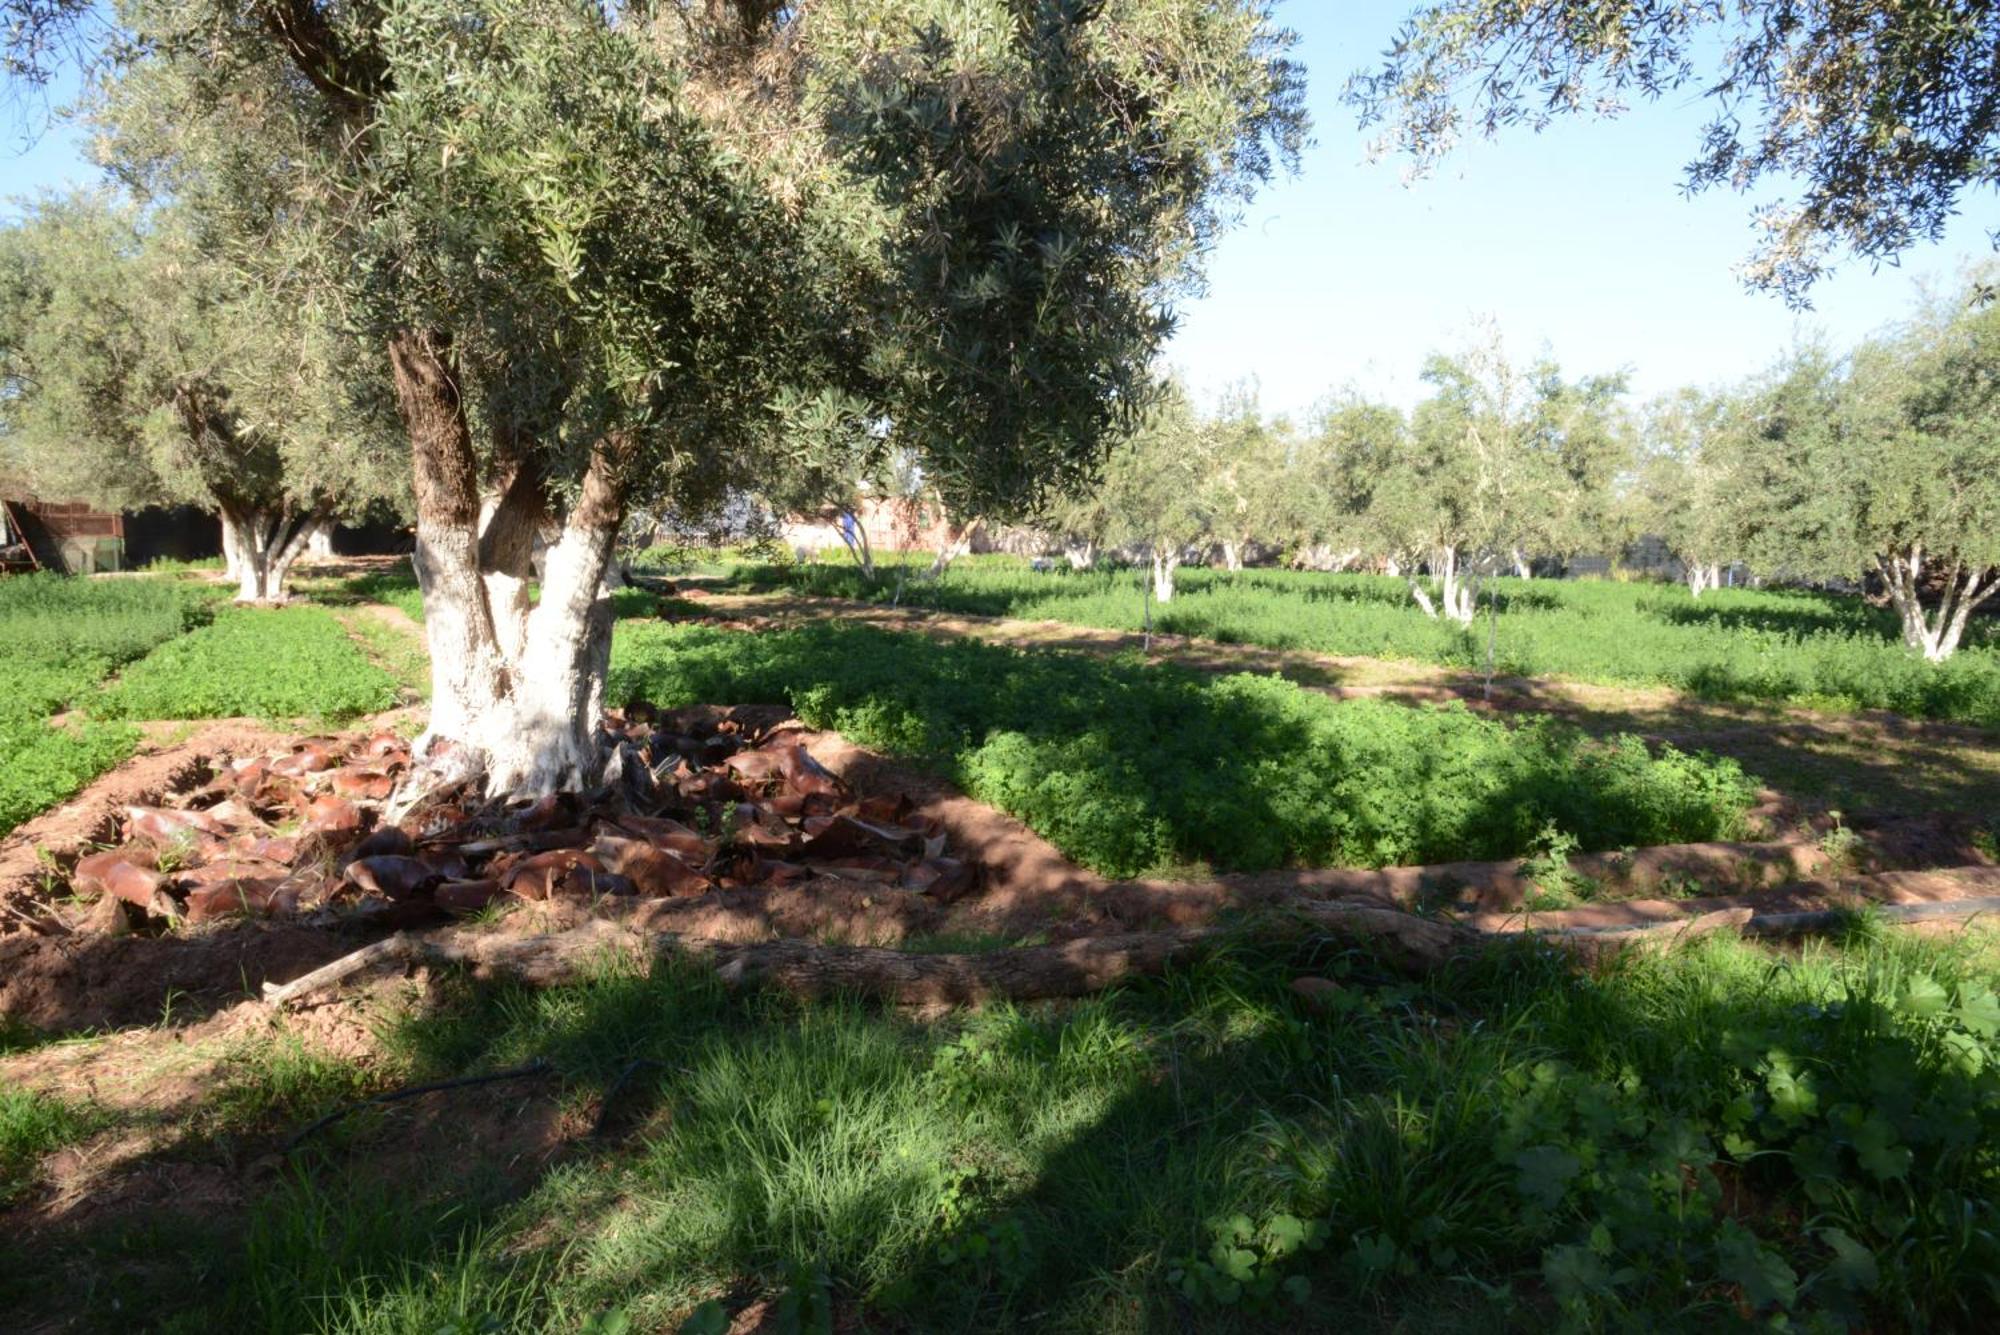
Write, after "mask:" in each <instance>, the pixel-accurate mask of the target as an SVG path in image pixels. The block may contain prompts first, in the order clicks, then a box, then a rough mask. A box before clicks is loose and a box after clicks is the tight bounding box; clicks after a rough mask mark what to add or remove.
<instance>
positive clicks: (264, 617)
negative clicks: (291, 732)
mask: <svg viewBox="0 0 2000 1335" xmlns="http://www.w3.org/2000/svg"><path fill="white" fill-rule="evenodd" d="M395 703H396V683H395V681H394V679H393V678H391V677H390V676H389V674H387V673H386V672H384V671H382V669H380V668H378V667H376V666H375V665H374V664H372V663H370V662H369V661H368V658H367V656H366V655H365V654H363V653H362V652H361V650H360V649H359V648H357V647H356V646H355V644H354V642H353V641H352V640H351V639H349V638H348V636H347V633H346V632H345V631H344V630H342V629H341V626H340V623H339V622H338V621H336V620H334V618H333V617H332V615H331V614H329V613H328V612H326V611H325V610H324V609H321V608H317V607H287V608H280V609H276V610H270V609H253V608H229V609H226V610H224V611H223V612H222V613H220V614H219V615H218V616H217V617H216V619H215V621H214V623H213V624H212V625H209V626H205V627H203V628H202V629H200V630H197V631H195V632H194V633H193V634H190V635H187V636H184V637H182V638H181V639H178V640H174V641H171V642H170V643H167V644H164V645H162V646H161V647H160V648H158V649H156V650H154V651H153V652H152V653H151V654H150V655H148V656H147V657H145V658H143V659H141V660H140V661H139V662H137V663H134V664H133V665H132V666H131V667H130V668H128V669H126V670H125V672H124V673H122V674H121V675H120V676H119V678H118V680H117V681H116V682H115V683H113V684H112V685H111V686H109V687H107V688H106V689H105V691H104V692H103V693H102V694H101V695H99V696H98V697H97V698H96V699H95V700H93V701H92V702H91V712H92V713H94V714H96V715H99V716H101V717H105V718H154V719H183V718H230V717H235V716H237V715H248V716H254V717H258V718H307V717H311V718H325V719H344V718H352V717H354V716H356V715H360V714H366V713H370V712H373V711H375V710H380V709H388V708H390V707H391V706H393V705H394V704H395Z"/></svg>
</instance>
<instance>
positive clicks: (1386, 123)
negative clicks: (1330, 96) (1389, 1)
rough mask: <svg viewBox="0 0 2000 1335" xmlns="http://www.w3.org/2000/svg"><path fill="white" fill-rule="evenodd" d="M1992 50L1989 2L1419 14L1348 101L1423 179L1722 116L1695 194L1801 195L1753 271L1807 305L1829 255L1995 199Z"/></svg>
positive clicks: (1996, 11) (1885, 245)
mask: <svg viewBox="0 0 2000 1335" xmlns="http://www.w3.org/2000/svg"><path fill="white" fill-rule="evenodd" d="M1995 51H2000V8H1996V7H1995V6H1993V5H1991V4H1988V3H1984V2H1983V0H1848V3H1843V4H1812V5H1800V4H1795V3H1791V0H1737V3H1733V4H1727V3H1721V0H1712V2H1708V3H1665V4H1663V3H1657V2H1656V0H1590V2H1589V3H1585V2H1584V0H1424V2H1423V3H1419V4H1418V5H1417V6H1416V8H1415V10H1414V12H1413V14H1412V15H1411V17H1410V19H1409V20H1408V22H1407V23H1406V24H1405V26H1404V27H1403V29H1402V30H1401V31H1400V32H1399V33H1398V34H1397V36H1396V39H1395V41H1394V42H1393V44H1392V45H1390V47H1389V48H1388V50H1387V52H1386V54H1385V55H1384V57H1383V59H1382V62H1381V64H1380V65H1379V66H1378V67H1377V68H1376V69H1374V70H1372V71H1369V72H1364V73H1361V74H1358V75H1356V76H1355V77H1354V78H1353V79H1352V80H1351V81H1350V82H1349V84H1348V88H1347V97H1348V100H1349V102H1350V103H1351V104H1352V105H1353V106H1355V107H1356V108H1357V109H1358V110H1359V112H1360V114H1361V118H1362V122H1363V124H1364V125H1366V124H1377V125H1380V126H1381V127H1382V136H1381V143H1380V146H1381V147H1386V148H1389V149H1393V150H1398V151H1401V152H1404V153H1407V154H1408V155H1410V156H1411V157H1412V158H1413V159H1414V160H1415V162H1416V164H1417V165H1418V167H1419V169H1422V168H1424V167H1427V166H1428V165H1430V164H1432V163H1434V162H1435V161H1436V159H1437V157H1438V156H1439V155H1440V154H1441V153H1443V152H1445V151H1446V150H1448V149H1449V148H1450V147H1451V146H1452V145H1453V144H1454V143H1455V142H1456V141H1457V140H1458V139H1459V138H1460V137H1462V136H1463V135H1464V134H1465V133H1466V131H1467V130H1468V129H1474V130H1478V131H1483V132H1484V133H1486V134H1489V135H1490V134H1493V133H1496V132H1498V131H1500V130H1502V129H1504V128H1506V127H1510V126H1516V125H1527V126H1531V127H1534V128H1537V129H1539V128H1541V127H1542V126H1544V125H1546V124H1548V123H1549V122H1550V121H1551V120H1553V119H1554V118H1555V117H1557V116H1561V115H1566V114H1576V113H1584V114H1599V115H1615V114H1616V113H1618V112H1619V111H1621V110H1623V109H1624V107H1625V106H1626V104H1627V102H1628V101H1629V99H1630V98H1632V97H1633V96H1634V95H1637V96H1641V97H1649V98H1650V97H1659V96H1662V95H1664V94H1668V93H1682V92H1686V91H1693V92H1695V93H1698V94H1699V95H1701V96H1704V97H1706V98H1708V99H1710V100H1711V102H1712V103H1713V106H1714V116H1713V118H1712V119H1711V120H1710V121H1709V123H1708V125H1707V126H1706V127H1705V129H1704V130H1703V132H1702V138H1701V143H1700V145H1699V148H1698V150H1697V152H1696V154H1695V157H1694V158H1693V160H1692V161H1691V162H1690V163H1689V165H1688V167H1687V172H1686V183H1687V186H1688V188H1689V189H1690V190H1697V191H1698V190H1704V189H1710V188H1713V187H1715V186H1726V187H1728V188H1730V189H1734V190H1738V191H1749V190H1751V189H1753V188H1755V187H1757V186H1759V185H1762V184H1765V183H1767V182H1771V181H1778V182H1783V183H1784V184H1786V185H1788V186H1790V185H1793V184H1794V183H1795V184H1796V188H1797V191H1798V193H1797V196H1796V197H1795V198H1794V199H1793V200H1791V201H1789V202H1785V203H1779V204H1775V205H1772V206H1769V207H1765V208H1762V209H1760V210H1759V212H1758V215H1757V218H1756V223H1757V228H1758V231H1759V232H1760V234H1761V235H1762V236H1763V237H1764V240H1763V242H1762V243H1761V245H1760V247H1759V248H1758V250H1757V251H1756V253H1755V254H1754V255H1753V257H1752V259H1751V261H1750V263H1749V264H1748V265H1746V266H1745V270H1744V273H1745V277H1746V279H1747V281H1749V282H1750V283H1751V284H1753V285H1755V286H1758V287H1765V288H1771V289H1775V290H1777V291H1780V292H1782V293H1784V294H1785V295H1786V296H1787V297H1788V298H1789V299H1791V300H1793V301H1803V299H1804V295H1805V293H1806V291H1807V289H1808V288H1810V286H1811V285H1812V283H1813V282H1814V281H1815V280H1816V279H1817V278H1818V277H1819V276H1820V275H1821V274H1823V273H1825V272H1826V271H1827V269H1828V267H1829V264H1830V262H1831V261H1830V257H1831V256H1832V255H1834V253H1835V252H1836V251H1838V250H1841V249H1845V250H1847V251H1850V252H1852V253H1853V254H1855V255H1857V256H1859V257H1861V258H1863V259H1867V260H1869V261H1871V262H1881V261H1885V260H1894V259H1895V258H1896V257H1897V256H1898V255H1899V254H1901V253H1902V252H1903V251H1905V250H1907V249H1908V248H1909V247H1910V246H1911V245H1912V244H1914V243H1915V242H1917V241H1919V240H1922V239H1926V238H1928V239H1936V238H1937V237H1938V236H1939V235H1940V234H1941V233H1942V232H1943V230H1944V227H1945V225H1946V224H1947V223H1948V222H1949V221H1950V219H1951V218H1952V216H1953V215H1954V214H1955V213H1957V212H1958V209H1959V207H1960V201H1961V199H1962V198H1963V197H1964V196H1965V195H1966V194H1967V193H1969V192H1974V191H1977V190H1980V189H1982V188H1991V187H1992V186H1994V185H1995V184H2000V116H1996V115H1995V107H1996V106H2000V61H1996V60H1995V59H1994V52H1995Z"/></svg>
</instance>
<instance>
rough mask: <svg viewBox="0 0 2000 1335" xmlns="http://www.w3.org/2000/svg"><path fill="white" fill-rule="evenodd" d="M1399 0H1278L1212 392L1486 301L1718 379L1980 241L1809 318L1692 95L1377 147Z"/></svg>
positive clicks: (20, 168) (1842, 287)
mask: <svg viewBox="0 0 2000 1335" xmlns="http://www.w3.org/2000/svg"><path fill="white" fill-rule="evenodd" d="M1407 10H1408V3H1407V0H1355V2H1354V3H1348V2H1347V0H1287V2H1286V3H1284V4H1282V5H1281V6H1280V10H1279V13H1280V16H1281V18H1282V19H1283V21H1284V22H1286V23H1288V24H1289V25H1290V26H1292V27H1293V28H1295V29H1297V30H1298V31H1299V33H1300V35H1301V38H1302V42H1301V44H1300V47H1299V48H1298V55H1299V57H1300V59H1302V60H1303V61H1304V63H1305V65H1306V67H1307V76H1308V79H1309V92H1308V99H1309V102H1310V104H1311V109H1312V113H1313V119H1314V136H1315V139H1316V141H1317V142H1316V145H1315V146H1314V147H1313V148H1312V149H1311V150H1309V151H1308V153H1307V154H1306V158H1305V162H1304V164H1303V170H1302V171H1301V172H1300V174H1299V175H1298V176H1297V177H1295V178H1291V179H1287V180H1281V181H1279V182H1278V183H1277V184H1275V185H1273V186H1272V187H1270V188H1269V189H1267V190H1265V191H1264V192H1263V193H1262V194H1261V195H1260V196H1259V197H1258V199H1257V200H1256V202H1255V203H1254V204H1252V205H1251V206H1250V208H1249V210H1248V212H1247V213H1246V215H1245V217H1244V219H1243V222H1242V225H1241V226H1240V227H1238V228H1237V229H1236V230H1235V231H1234V232H1232V233H1230V234H1229V235H1228V236H1227V237H1225V238H1224V240H1223V241H1222V243H1221V245H1220V246H1219V247H1218V248H1217V250H1216V253H1215V255H1214V256H1213V259H1212V262H1211V264H1210V268H1209V284H1208V287H1209V291H1208V295H1207V296H1205V297H1203V298H1202V299H1200V300H1198V301H1195V302H1193V303H1190V304H1189V305H1188V306H1186V307H1185V308H1184V309H1183V310H1182V311H1181V312H1180V315H1181V326H1180V329H1179V331H1178V332H1177V334H1176V335H1175V338H1174V340H1173V342H1172V344H1171V345H1170V347H1169V348H1168V360H1169V361H1171V362H1172V363H1173V364H1175V365H1176V366H1178V367H1179V368H1180V369H1181V371H1182V373H1183V374H1184V375H1185V376H1186V378H1187V379H1188V381H1189V382H1190V383H1191V384H1192V385H1194V386H1195V388H1196V389H1197V390H1198V391H1201V392H1203V393H1213V392H1215V391H1216V390H1219V389H1221V388H1223V387H1224V386H1227V385H1230V384H1232V383H1235V382H1237V381H1241V380H1245V379H1250V378H1255V379H1256V381H1257V382H1258V385H1259V387H1260V390H1261V392H1262V396H1263V402H1264V405H1265V407H1266V408H1267V409H1268V410H1270V411H1275V412H1289V413H1294V414H1302V413H1304V412H1305V411H1307V410H1308V409H1309V408H1310V407H1311V405H1312V404H1313V403H1314V402H1315V401H1316V400H1317V399H1319V398H1320V397H1321V396H1322V395H1323V394H1325V393H1327V392H1328V391H1329V390H1332V389H1336V388H1339V387H1341V386H1343V385H1347V384H1350V383H1351V384H1353V385H1354V386H1356V387H1357V388H1359V389H1360V390H1361V391H1362V392H1363V393H1366V394H1369V395H1371V396H1374V397H1378V398H1384V399H1388V400H1390V401H1392V402H1396V403H1400V404H1404V405H1407V404H1409V403H1411V402H1413V401H1414V400H1415V399H1416V398H1418V397H1420V396H1421V393H1422V386H1421V384H1420V383H1419V382H1418V380H1417V371H1418V368H1419V367H1420V365H1421V364H1422V361H1423V358H1424V356H1425V354H1427V353H1428V352H1430V351H1432V350H1435V349H1449V348H1452V347H1455V346H1457V345H1458V344H1459V343H1460V342H1462V341H1463V339H1464V338H1465V337H1466V335H1467V333H1468V331H1469V330H1470V329H1471V327H1472V325H1473V322H1474V321H1475V320H1478V319H1481V318H1491V319H1493V320H1494V321H1496V322H1497V323H1498V325H1499V327H1500V329H1501V331H1502V332H1503V334H1504V335H1505V336H1506V338H1507V341H1508V344H1509V347H1510V348H1511V349H1512V350H1513V351H1514V352H1515V353H1516V354H1517V355H1518V356H1527V355H1530V354H1532V353H1534V352H1537V351H1539V350H1540V349H1541V348H1542V347H1543V346H1544V345H1546V346H1547V347H1548V348H1549V349H1550V350H1551V351H1552V352H1553V353H1554V354H1555V355H1556V357H1557V358H1558V359H1559V360H1560V361H1561V362H1562V364H1563V366H1564V367H1565V368H1566V369H1567V370H1569V371H1571V372H1573V373H1578V374H1581V373H1584V372H1593V371H1611V370H1617V369H1620V368H1625V369H1628V370H1629V371H1630V373H1631V377H1632V386H1633V390H1634V392H1635V393H1636V394H1638V395H1648V394H1652V393H1657V392H1660V391H1663V390H1666V389H1670V388H1672V387H1674V386H1676V385H1681V384H1712V383H1718V382H1723V381H1728V380H1731V379H1735V378H1737V377H1740V376H1743V375H1746V374H1749V373H1751V372H1753V371H1755V370H1757V369H1758V368H1760V367H1762V366H1764V365H1765V364H1767V363H1768V362H1769V361H1770V360H1771V358H1772V357H1773V356H1775V355H1776V354H1777V353H1778V352H1779V351H1781V350H1782V349H1783V348H1785V347H1787V346H1788V345H1789V344H1790V343H1791V342H1792V341H1793V340H1794V338H1795V337H1796V336H1797V335H1799V334H1800V333H1810V332H1813V331H1823V332H1824V333H1825V334H1826V336H1827V337H1828V338H1830V339H1831V340H1832V341H1833V342H1834V343H1835V344H1836V345H1844V344H1847V343H1851V342H1853V341H1854V340H1856V339H1858V338H1860V337H1861V336H1862V335H1864V334H1866V333H1868V332H1869V331H1870V330H1872V329H1875V328H1877V327H1879V326H1880V325H1882V324H1883V323H1885V322H1887V321H1889V320H1891V319H1894V318H1896V317H1897V316H1898V315H1899V314H1901V313H1902V312H1904V311H1905V310H1907V309H1908V308H1909V306H1910V304H1911V302H1912V300H1913V297H1914V293H1915V284H1916V283H1917V282H1918V281H1919V279H1922V278H1929V279H1931V280H1933V281H1942V282H1945V283H1949V282H1951V281H1952V280H1953V279H1954V278H1955V277H1956V276H1957V275H1958V274H1959V272H1960V271H1961V270H1962V269H1963V267H1964V266H1965V265H1966V264H1967V263H1968V262H1971V261H1975V260H1978V259H1980V258H1983V257H1985V256H1988V255H1990V254H1991V247H1990V245H1989V242H1988V240H1987V232H1988V230H1989V229H1990V228H1992V227H1994V226H1996V225H2000V206H1996V201H1995V197H1994V195H1993V194H1992V193H1991V192H1988V193H1986V194H1983V195H1980V196H1977V197H1974V198H1971V199H1969V200H1966V201H1964V202H1965V204H1966V206H1967V209H1968V212H1967V213H1966V215H1965V216H1962V217H1960V218H1959V219H1958V220H1957V222H1956V223H1955V224H1954V225H1953V227H1952V228H1951V230H1950V231H1949V233H1948V234H1947V235H1946V237H1945V239H1944V240H1943V241H1942V242H1941V243H1939V244H1935V245H1924V246H1922V247H1920V248H1919V249H1917V250H1914V251H1912V252H1911V253H1909V254H1908V255H1906V256H1905V257H1904V260H1903V262H1902V264H1901V266H1900V267H1897V268H1883V269H1880V270H1877V271H1871V270H1870V269H1869V267H1868V266H1867V265H1866V264H1863V263H1848V264H1847V265H1845V266H1844V267H1843V268H1842V270H1841V271H1840V272H1839V273H1838V274H1836V275H1835V277H1833V278H1832V279H1831V280H1828V281H1825V282H1822V283H1821V284H1820V285H1819V286H1818V287H1817V288H1816V289H1815V290H1814V292H1813V302H1814V310H1812V311H1811V312H1810V313H1808V314H1806V315H1804V316H1799V315H1795V314H1794V313H1793V312H1791V311H1790V310H1788V309H1787V308H1786V307H1785V306H1784V304H1783V303H1782V302H1780V301H1779V300H1778V299H1777V298H1776V297H1772V296H1767V295H1763V294H1759V293H1753V292H1750V291H1748V290H1746V289H1745V288H1744V287H1743V286H1742V285H1741V284H1740V283H1739V282H1738V281H1737V279H1736V276H1735V273H1734V272H1733V270H1734V266H1735V265H1736V264H1737V263H1738V262H1739V261H1741V260H1742V259H1743V258H1744V256H1745V255H1746V254H1748V252H1749V249H1750V246H1751V243H1752V240H1753V237H1752V233H1751V230H1750V222H1749V216H1750V207H1751V201H1749V200H1747V199H1745V198H1743V197H1741V196H1737V195H1732V194H1727V193H1722V194H1716V193H1711V194H1707V195H1703V196H1700V197H1697V198H1694V199H1688V198H1685V197H1684V196H1683V195H1682V194H1681V191H1680V180H1681V168H1682V166H1683V164H1684V163H1685V162H1686V160H1687V159H1688V157H1689V156H1691V155H1692V153H1693V152H1694V150H1695V147H1696V144H1697V134H1698V131H1699V129H1700V126H1701V124H1702V122H1703V119H1704V105H1703V103H1702V102H1701V101H1700V99H1698V98H1696V97H1694V96H1693V95H1691V94H1690V95H1687V96H1684V97H1680V98H1677V99H1672V100H1668V101H1663V102H1659V103H1651V104H1641V105H1638V106H1636V107H1634V108H1633V109H1632V110H1631V111H1630V112H1628V113H1627V114H1626V115H1624V116H1622V117H1619V118H1618V119H1615V120H1610V121H1591V120H1572V121H1565V122H1561V123H1559V124H1558V125H1556V126H1555V127H1554V128H1552V129H1550V130H1548V131H1546V132H1544V133H1542V134H1540V135H1536V134H1532V133H1529V132H1526V131H1522V132H1520V133H1516V134H1510V135H1507V136H1505V137H1503V138H1502V139H1500V140H1498V141H1484V140H1475V141H1471V142H1468V143H1466V144H1464V145H1462V146H1461V147H1460V148H1459V149H1458V150H1457V151H1456V152H1455V153H1454V154H1453V155H1452V156H1450V157H1449V158H1447V159H1446V160H1445V161H1444V163H1443V164H1442V165H1441V167H1440V168H1439V170H1438V171H1437V172H1436V173H1435V174H1434V175H1432V176H1431V177H1429V178H1426V179H1424V180H1421V181H1418V182H1415V183H1413V184H1409V185H1406V184H1404V180H1403V175H1404V172H1403V166H1404V164H1402V163H1400V162H1397V161H1393V160H1385V161H1382V162H1377V163H1370V162H1368V161H1367V160H1366V157H1367V154H1366V136H1365V135H1364V134H1363V133H1362V132H1361V131H1360V130H1358V129H1357V128H1356V127H1355V124H1354V117H1353V114H1352V112H1350V111H1349V110H1348V109H1347V108H1345V107H1344V106H1342V105H1341V103H1340V101H1339V93H1340V87H1341V84H1342V83H1343V82H1344V81H1345V79H1346V77H1347V75H1348V74H1349V73H1350V72H1351V71H1352V70H1354V69H1355V68H1357V67H1358V66H1361V65H1365V64H1368V63H1370V62H1371V61H1372V60H1373V58H1374V57H1375V55H1376V53H1377V52H1379V51H1380V50H1381V49H1382V47H1383V46H1385V45H1386V44H1387V43H1388V41H1389V39H1390V37H1391V36H1392V34H1393V33H1394V31H1395V29H1396V26H1397V23H1398V20H1399V19H1400V18H1401V17H1402V16H1403V14H1405V13H1406V12H1407ZM0 125H4V126H5V127H6V128H5V130H4V132H0V178H4V181H3V182H0V196H13V195H20V194H31V193H34V192H36V191H38V190H40V189H43V188H60V187H61V186H63V185H64V184H67V183H71V182H77V183H81V182H86V181H89V180H91V179H92V178H93V176H94V172H93V170H92V169H91V168H90V167H89V166H88V165H87V164H86V162H85V161H84V158H83V155H82V153H81V151H80V148H81V140H80V139H79V138H78V137H77V136H75V135H74V134H73V133H71V132H70V131H69V130H68V129H67V127H63V126H60V125H58V126H56V127H54V128H53V129H51V130H49V131H48V132H46V133H44V134H43V135H42V136H41V137H40V139H39V141H38V142H36V143H35V144H34V145H33V146H32V147H29V148H26V149H25V150H24V149H23V143H22V139H21V137H20V134H19V132H18V125H19V118H17V117H7V118H5V119H4V120H0Z"/></svg>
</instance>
